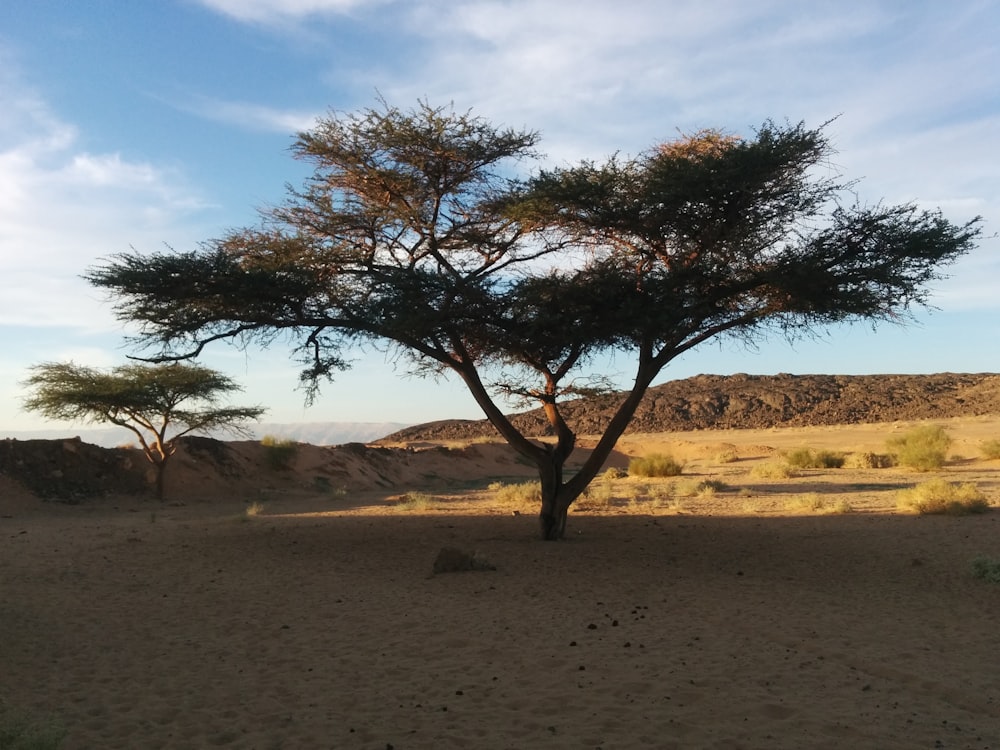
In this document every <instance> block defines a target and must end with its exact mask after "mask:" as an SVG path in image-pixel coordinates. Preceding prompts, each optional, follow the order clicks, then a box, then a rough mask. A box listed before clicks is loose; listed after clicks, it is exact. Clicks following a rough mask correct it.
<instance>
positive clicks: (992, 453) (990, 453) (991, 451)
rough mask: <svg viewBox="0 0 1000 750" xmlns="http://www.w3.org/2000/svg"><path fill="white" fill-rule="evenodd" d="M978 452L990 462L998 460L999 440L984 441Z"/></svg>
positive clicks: (999, 452)
mask: <svg viewBox="0 0 1000 750" xmlns="http://www.w3.org/2000/svg"><path fill="white" fill-rule="evenodd" d="M979 452H980V453H982V454H983V458H987V459H990V460H991V461H992V460H994V459H997V458H1000V440H984V441H983V442H981V443H980V444H979Z"/></svg>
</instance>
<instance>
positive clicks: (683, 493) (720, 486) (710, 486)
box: [675, 479, 727, 499]
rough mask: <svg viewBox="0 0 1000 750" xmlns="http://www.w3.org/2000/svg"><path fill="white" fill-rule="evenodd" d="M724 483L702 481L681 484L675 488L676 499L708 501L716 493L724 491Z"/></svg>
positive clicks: (714, 480)
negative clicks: (694, 498) (695, 498)
mask: <svg viewBox="0 0 1000 750" xmlns="http://www.w3.org/2000/svg"><path fill="white" fill-rule="evenodd" d="M726 488H727V487H726V483H725V482H720V481H719V480H717V479H702V480H700V481H699V480H691V481H690V482H683V483H682V484H680V485H679V486H678V487H676V488H675V492H676V494H677V496H678V497H700V498H702V499H708V498H710V497H715V493H716V492H720V491H722V490H724V489H726Z"/></svg>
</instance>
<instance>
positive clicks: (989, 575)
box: [972, 557, 1000, 583]
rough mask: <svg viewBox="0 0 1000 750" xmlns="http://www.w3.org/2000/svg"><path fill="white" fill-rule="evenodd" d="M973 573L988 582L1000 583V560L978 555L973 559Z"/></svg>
mask: <svg viewBox="0 0 1000 750" xmlns="http://www.w3.org/2000/svg"><path fill="white" fill-rule="evenodd" d="M972 575H973V576H974V577H976V578H980V579H982V580H984V581H987V582H988V583H1000V560H994V559H992V558H989V557H977V558H976V559H975V560H973V561H972Z"/></svg>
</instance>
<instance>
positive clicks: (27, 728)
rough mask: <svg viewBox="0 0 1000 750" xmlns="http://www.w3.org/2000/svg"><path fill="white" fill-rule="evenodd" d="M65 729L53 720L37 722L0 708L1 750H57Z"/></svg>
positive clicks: (19, 713)
mask: <svg viewBox="0 0 1000 750" xmlns="http://www.w3.org/2000/svg"><path fill="white" fill-rule="evenodd" d="M65 737H66V728H65V727H64V726H63V725H62V723H61V722H58V721H56V720H54V719H45V720H37V719H33V718H31V717H30V716H28V715H27V714H24V713H21V712H17V711H13V710H5V709H3V707H2V706H0V748H3V750H57V748H59V747H60V746H61V745H62V741H63V739H64V738H65Z"/></svg>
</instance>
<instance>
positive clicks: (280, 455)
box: [260, 435, 299, 471]
mask: <svg viewBox="0 0 1000 750" xmlns="http://www.w3.org/2000/svg"><path fill="white" fill-rule="evenodd" d="M260 444H261V445H262V446H264V455H265V456H266V457H267V465H268V466H270V467H271V468H272V469H274V470H275V471H281V470H283V469H288V468H289V467H290V466H291V464H292V460H293V459H294V458H295V454H296V453H298V450H299V444H298V443H296V442H295V441H294V440H279V439H278V438H276V437H274V435H265V436H264V437H263V438H261V440H260Z"/></svg>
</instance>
